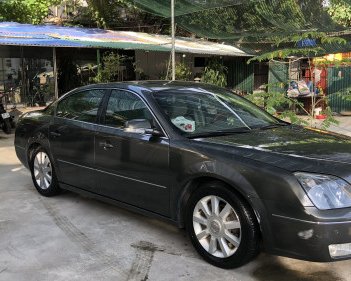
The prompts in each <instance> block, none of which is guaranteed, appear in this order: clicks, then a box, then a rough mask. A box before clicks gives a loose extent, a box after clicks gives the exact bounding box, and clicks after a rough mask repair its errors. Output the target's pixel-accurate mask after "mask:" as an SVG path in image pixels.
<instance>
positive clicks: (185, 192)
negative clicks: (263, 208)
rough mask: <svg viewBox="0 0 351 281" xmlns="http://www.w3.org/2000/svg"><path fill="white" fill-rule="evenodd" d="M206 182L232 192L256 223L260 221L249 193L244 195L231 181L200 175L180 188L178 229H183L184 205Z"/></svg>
mask: <svg viewBox="0 0 351 281" xmlns="http://www.w3.org/2000/svg"><path fill="white" fill-rule="evenodd" d="M208 182H218V183H221V184H223V185H224V186H225V187H226V188H227V189H228V191H230V192H234V193H235V195H237V196H238V197H239V198H240V199H242V200H243V201H244V202H246V203H247V204H248V205H249V207H250V208H251V210H252V211H253V212H254V214H255V216H256V219H257V221H258V222H259V221H260V219H259V217H258V213H257V210H256V208H255V207H254V206H253V203H252V200H251V198H252V197H253V196H252V195H251V194H250V193H246V194H245V193H244V192H243V191H242V190H241V189H240V188H238V187H237V186H236V185H235V184H233V183H232V182H231V181H229V180H226V179H223V178H221V177H217V176H214V175H202V176H197V177H194V178H192V179H190V180H188V181H187V182H186V183H185V184H184V185H183V188H182V191H181V193H180V194H181V195H180V198H179V200H178V203H177V210H176V219H177V221H178V224H179V227H184V215H185V209H186V205H187V203H188V201H189V198H190V197H191V195H192V194H193V193H194V192H195V191H196V190H197V189H198V188H200V186H201V185H202V184H204V183H208Z"/></svg>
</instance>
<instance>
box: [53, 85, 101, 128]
mask: <svg viewBox="0 0 351 281" xmlns="http://www.w3.org/2000/svg"><path fill="white" fill-rule="evenodd" d="M104 92H105V91H104V90H87V91H84V92H79V93H75V94H73V95H70V96H68V97H67V98H65V99H63V100H62V101H60V102H59V104H58V106H57V111H56V116H57V117H62V118H67V119H73V120H79V121H84V122H91V123H95V122H96V117H97V114H98V109H99V106H100V103H101V100H102V98H103V96H104Z"/></svg>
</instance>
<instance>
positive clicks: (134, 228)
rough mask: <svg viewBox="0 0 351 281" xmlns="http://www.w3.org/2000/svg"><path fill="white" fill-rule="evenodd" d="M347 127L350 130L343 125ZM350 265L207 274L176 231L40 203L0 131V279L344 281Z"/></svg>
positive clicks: (106, 210) (71, 200)
mask: <svg viewBox="0 0 351 281" xmlns="http://www.w3.org/2000/svg"><path fill="white" fill-rule="evenodd" d="M350 128H351V126H350ZM350 276H351V260H350V261H341V262H337V263H324V264H322V263H311V262H305V261H298V260H294V259H288V258H282V257H275V256H270V255H267V254H261V255H260V256H259V257H258V258H257V259H256V260H255V261H253V262H251V263H250V264H248V265H246V266H244V267H241V268H239V269H235V270H223V269H219V268H215V267H213V266H211V265H209V264H207V263H206V262H205V261H203V260H202V259H201V258H200V257H199V256H198V255H197V253H196V252H195V250H194V249H193V248H192V246H191V244H190V242H189V240H188V238H187V237H186V234H185V232H184V231H183V230H179V229H177V228H176V227H174V226H172V225H169V224H167V223H164V222H161V221H158V220H155V219H151V218H148V217H144V216H142V215H139V214H135V213H132V212H129V211H126V210H123V209H121V208H118V207H114V206H111V205H108V204H105V203H102V202H99V201H97V200H93V199H89V198H85V197H83V196H80V195H76V194H74V193H71V192H65V193H63V194H62V195H60V196H57V197H53V198H44V197H41V196H40V195H39V194H38V193H37V192H36V190H35V188H34V186H33V184H32V182H31V178H30V174H29V172H28V171H27V170H26V169H25V168H24V167H23V166H22V165H21V164H20V163H19V161H18V159H17V158H16V155H15V151H14V147H13V135H9V136H6V135H4V134H3V133H2V132H0V280H16V281H21V280H23V281H32V280H33V281H37V280H50V281H52V280H65V281H66V280H123V281H124V280H160V281H164V280H211V281H215V280H237V281H239V280H240V281H248V280H257V281H281V280H284V281H298V280H301V281H333V280H338V281H343V280H345V281H346V280H350Z"/></svg>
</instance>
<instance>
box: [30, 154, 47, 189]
mask: <svg viewBox="0 0 351 281" xmlns="http://www.w3.org/2000/svg"><path fill="white" fill-rule="evenodd" d="M33 172H34V178H35V181H36V183H37V185H38V186H39V187H40V188H41V189H48V188H49V187H50V185H51V182H52V167H51V162H50V158H49V156H48V155H47V154H46V153H45V152H42V151H40V152H38V153H37V155H35V158H34V166H33Z"/></svg>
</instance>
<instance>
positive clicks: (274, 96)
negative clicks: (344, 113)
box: [246, 92, 338, 130]
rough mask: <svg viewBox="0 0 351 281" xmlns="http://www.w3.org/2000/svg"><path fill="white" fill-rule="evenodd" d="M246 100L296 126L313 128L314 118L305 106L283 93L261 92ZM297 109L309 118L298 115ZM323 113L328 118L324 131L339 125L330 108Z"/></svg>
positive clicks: (323, 124)
mask: <svg viewBox="0 0 351 281" xmlns="http://www.w3.org/2000/svg"><path fill="white" fill-rule="evenodd" d="M246 98H247V99H248V100H250V101H252V102H253V103H255V104H256V105H257V106H259V107H261V108H263V109H265V110H266V111H267V112H269V113H270V114H272V115H274V116H276V117H279V118H280V119H284V120H287V121H289V122H291V123H292V124H296V125H302V126H307V125H309V126H313V123H314V116H313V115H312V114H311V113H309V112H306V111H305V110H304V107H303V106H304V105H303V104H302V103H300V102H298V101H297V100H296V99H291V98H289V97H287V96H286V95H284V94H282V93H276V92H268V93H267V92H260V93H254V94H251V95H248V96H246ZM296 109H301V110H303V111H305V113H307V117H302V116H299V115H297V113H296ZM322 113H323V114H325V115H326V116H327V118H326V119H325V120H323V122H322V123H321V127H322V129H324V130H325V129H327V128H329V127H330V126H331V125H332V124H338V121H337V120H336V119H335V118H334V116H333V113H332V110H331V108H330V107H329V106H327V108H326V110H324V111H323V112H322Z"/></svg>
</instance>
